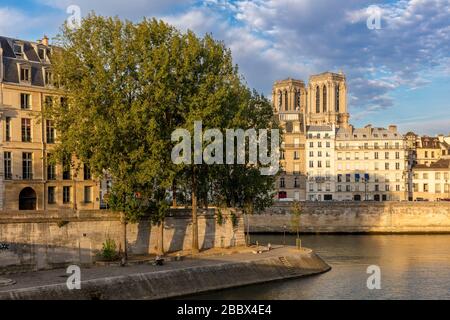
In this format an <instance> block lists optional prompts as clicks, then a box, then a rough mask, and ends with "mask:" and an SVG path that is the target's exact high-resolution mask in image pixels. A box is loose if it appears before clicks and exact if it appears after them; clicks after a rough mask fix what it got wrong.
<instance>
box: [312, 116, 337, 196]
mask: <svg viewBox="0 0 450 320" xmlns="http://www.w3.org/2000/svg"><path fill="white" fill-rule="evenodd" d="M335 133H336V127H335V125H334V124H333V125H331V126H318V125H313V126H308V127H307V131H306V136H307V140H306V165H307V170H308V172H307V189H306V195H307V196H306V199H307V200H309V201H328V200H334V199H335V189H336V188H335V182H336V175H335V165H334V163H335Z"/></svg>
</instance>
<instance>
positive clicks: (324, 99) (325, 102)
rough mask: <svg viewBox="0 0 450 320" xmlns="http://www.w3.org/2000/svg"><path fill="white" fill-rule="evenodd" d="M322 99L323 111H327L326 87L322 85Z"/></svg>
mask: <svg viewBox="0 0 450 320" xmlns="http://www.w3.org/2000/svg"><path fill="white" fill-rule="evenodd" d="M322 94H323V95H322V100H323V112H327V87H325V86H324V87H323V92H322Z"/></svg>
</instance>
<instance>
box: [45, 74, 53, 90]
mask: <svg viewBox="0 0 450 320" xmlns="http://www.w3.org/2000/svg"><path fill="white" fill-rule="evenodd" d="M45 85H46V86H50V85H53V73H52V72H51V71H50V70H45Z"/></svg>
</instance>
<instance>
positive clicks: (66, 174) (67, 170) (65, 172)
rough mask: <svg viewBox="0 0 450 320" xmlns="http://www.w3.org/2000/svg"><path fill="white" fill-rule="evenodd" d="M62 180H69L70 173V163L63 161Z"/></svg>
mask: <svg viewBox="0 0 450 320" xmlns="http://www.w3.org/2000/svg"><path fill="white" fill-rule="evenodd" d="M62 166H63V180H70V179H71V172H70V161H69V160H67V159H65V160H64V161H63V164H62Z"/></svg>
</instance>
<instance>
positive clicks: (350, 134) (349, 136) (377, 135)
mask: <svg viewBox="0 0 450 320" xmlns="http://www.w3.org/2000/svg"><path fill="white" fill-rule="evenodd" d="M336 140H403V136H402V135H401V134H400V133H398V132H392V131H390V130H388V129H385V128H373V127H371V126H366V127H365V128H353V127H351V126H350V127H348V128H342V127H341V128H339V129H338V131H337V133H336Z"/></svg>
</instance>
